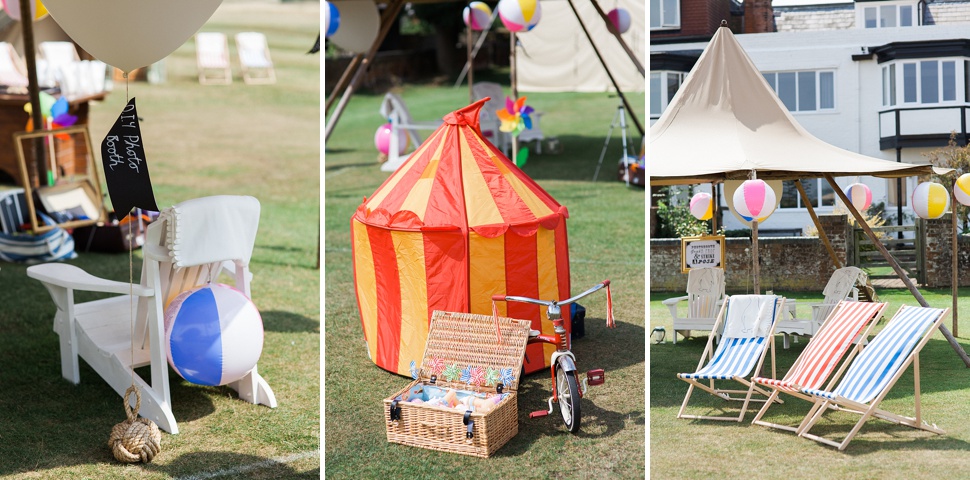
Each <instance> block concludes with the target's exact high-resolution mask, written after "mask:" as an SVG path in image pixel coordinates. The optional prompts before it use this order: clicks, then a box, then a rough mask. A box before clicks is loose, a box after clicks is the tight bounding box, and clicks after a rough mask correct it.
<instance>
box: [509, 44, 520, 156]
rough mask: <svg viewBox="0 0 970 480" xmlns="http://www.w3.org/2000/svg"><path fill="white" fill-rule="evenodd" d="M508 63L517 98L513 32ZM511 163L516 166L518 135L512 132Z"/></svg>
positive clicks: (517, 86)
mask: <svg viewBox="0 0 970 480" xmlns="http://www.w3.org/2000/svg"><path fill="white" fill-rule="evenodd" d="M509 42H510V44H509V65H511V68H510V71H509V76H510V80H511V83H512V99H513V100H518V99H519V79H518V77H517V76H516V71H515V32H511V33H509ZM511 134H512V163H514V164H515V165H516V166H518V163H516V160H517V159H516V157H518V156H519V136H518V135H516V134H515V132H512V133H511Z"/></svg>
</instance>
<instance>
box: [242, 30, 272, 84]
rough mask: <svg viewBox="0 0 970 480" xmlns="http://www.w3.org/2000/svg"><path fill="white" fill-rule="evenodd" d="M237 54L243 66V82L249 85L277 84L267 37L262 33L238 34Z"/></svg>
mask: <svg viewBox="0 0 970 480" xmlns="http://www.w3.org/2000/svg"><path fill="white" fill-rule="evenodd" d="M236 52H237V53H238V54H239V64H240V65H241V66H242V77H243V81H244V82H246V83H247V84H269V83H276V70H275V69H274V68H273V60H272V59H270V56H269V45H268V44H267V43H266V36H265V35H263V34H262V33H260V32H240V33H237V34H236Z"/></svg>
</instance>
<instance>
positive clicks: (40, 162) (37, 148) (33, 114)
mask: <svg viewBox="0 0 970 480" xmlns="http://www.w3.org/2000/svg"><path fill="white" fill-rule="evenodd" d="M30 4H31V2H30V1H29V0H20V27H21V28H22V30H21V31H22V33H23V37H24V61H25V63H26V64H27V95H28V97H29V99H30V121H31V123H32V124H33V126H34V131H35V132H39V131H41V130H44V120H43V118H42V117H41V111H40V86H39V84H38V83H37V46H36V45H35V44H34V19H33V15H31V13H30V12H31V10H30ZM42 142H43V140H42V139H41V138H37V139H35V140H34V154H35V158H34V163H35V166H34V168H35V169H36V171H37V177H36V180H37V184H38V185H43V184H44V182H46V179H45V178H44V177H45V175H44V172H45V171H47V161H46V159H45V158H44V152H43V147H42V146H41V145H43V144H42ZM26 187H27V185H24V188H26Z"/></svg>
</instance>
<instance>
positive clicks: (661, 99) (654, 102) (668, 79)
mask: <svg viewBox="0 0 970 480" xmlns="http://www.w3.org/2000/svg"><path fill="white" fill-rule="evenodd" d="M686 76H687V74H686V73H684V72H672V71H664V70H660V71H655V72H650V116H652V117H659V116H660V114H662V113H663V112H664V110H666V109H667V105H670V101H671V100H673V99H674V94H676V93H677V90H680V85H681V84H682V83H684V78H685V77H686Z"/></svg>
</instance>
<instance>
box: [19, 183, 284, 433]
mask: <svg viewBox="0 0 970 480" xmlns="http://www.w3.org/2000/svg"><path fill="white" fill-rule="evenodd" d="M258 224H259V201H257V200H256V199H255V198H252V197H238V196H215V197H206V198H199V199H195V200H188V201H185V202H182V203H180V204H178V205H175V206H174V207H171V208H168V209H166V210H165V211H163V212H162V214H161V215H160V216H159V219H158V220H157V221H156V222H154V223H152V224H151V225H149V227H148V232H147V239H146V244H145V246H144V249H143V256H144V261H143V264H142V272H141V282H140V283H139V284H134V285H132V284H128V283H123V282H115V281H111V280H104V279H101V278H98V277H95V276H93V275H90V274H88V273H86V272H84V271H83V270H81V269H79V268H77V267H75V266H73V265H68V264H63V263H46V264H42V265H35V266H32V267H30V268H28V269H27V275H28V276H29V277H31V278H35V279H37V280H40V281H41V282H43V284H44V286H45V287H46V288H47V290H48V291H49V292H50V294H51V297H52V298H53V300H54V304H55V305H56V307H57V314H56V315H55V317H54V331H55V332H56V333H57V334H58V336H59V337H60V347H61V374H62V375H63V376H64V378H66V379H67V380H69V381H70V382H71V383H74V384H77V383H80V381H81V378H80V371H79V365H78V358H79V357H80V358H83V359H84V360H85V361H86V362H87V363H88V364H89V365H90V366H91V368H93V369H94V370H95V371H96V372H97V373H98V375H100V376H101V378H103V379H104V380H105V381H106V382H107V383H108V384H109V385H110V386H111V388H113V389H114V390H115V391H116V392H118V394H119V395H121V396H122V397H123V396H124V394H125V391H126V390H127V389H128V387H129V386H130V385H131V383H132V381H133V379H134V382H135V383H136V384H137V386H138V387H139V390H140V391H141V401H142V403H141V410H140V414H141V415H142V416H143V417H145V418H148V419H149V420H152V421H154V422H155V423H156V424H157V425H158V426H159V428H161V429H163V430H166V431H168V432H170V433H173V434H174V433H178V424H177V423H176V421H175V417H174V415H173V414H172V400H171V389H170V387H169V380H168V377H169V365H168V362H167V358H166V353H165V326H164V314H163V311H164V309H165V305H166V303H167V301H169V300H170V299H172V298H174V297H175V296H176V295H177V294H178V293H180V292H183V291H186V290H190V289H192V288H194V287H196V286H199V285H204V284H205V283H208V282H211V281H215V280H216V277H218V275H219V273H220V272H221V271H223V269H226V270H228V272H229V273H230V274H231V275H232V276H233V278H234V280H235V286H236V288H237V289H239V290H241V291H242V292H243V293H245V294H246V295H247V296H249V281H250V278H251V276H252V275H251V274H250V273H249V259H250V257H251V256H252V251H253V244H254V241H255V239H256V230H257V227H258ZM214 233H215V234H217V235H218V236H214V235H213V234H214ZM76 290H85V291H95V292H104V293H114V294H119V296H115V297H109V298H105V299H101V300H95V301H91V302H86V303H74V292H75V291H76ZM129 293H131V295H134V297H135V298H134V299H132V297H131V296H129ZM132 300H134V301H135V302H136V304H137V309H136V313H135V319H134V326H133V327H132V323H131V322H132V318H131V316H132V313H131V302H132ZM132 331H133V332H134V337H132V333H131V332H132ZM132 351H134V356H132ZM147 365H150V366H151V382H150V383H149V382H146V381H145V380H144V379H142V378H141V377H140V376H139V375H137V374H135V373H133V372H134V369H135V368H138V367H143V366H147ZM229 387H231V388H233V389H235V390H236V391H237V392H239V398H240V399H242V400H246V401H248V402H250V403H257V404H263V405H267V406H269V407H271V408H275V407H276V397H275V395H274V394H273V390H272V389H271V388H270V387H269V384H267V383H266V381H265V380H263V378H262V377H260V376H259V374H258V373H257V371H256V368H255V367H254V368H253V369H252V371H250V372H249V373H248V374H247V375H246V376H244V377H243V378H242V379H241V380H239V381H236V382H233V383H230V384H229Z"/></svg>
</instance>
